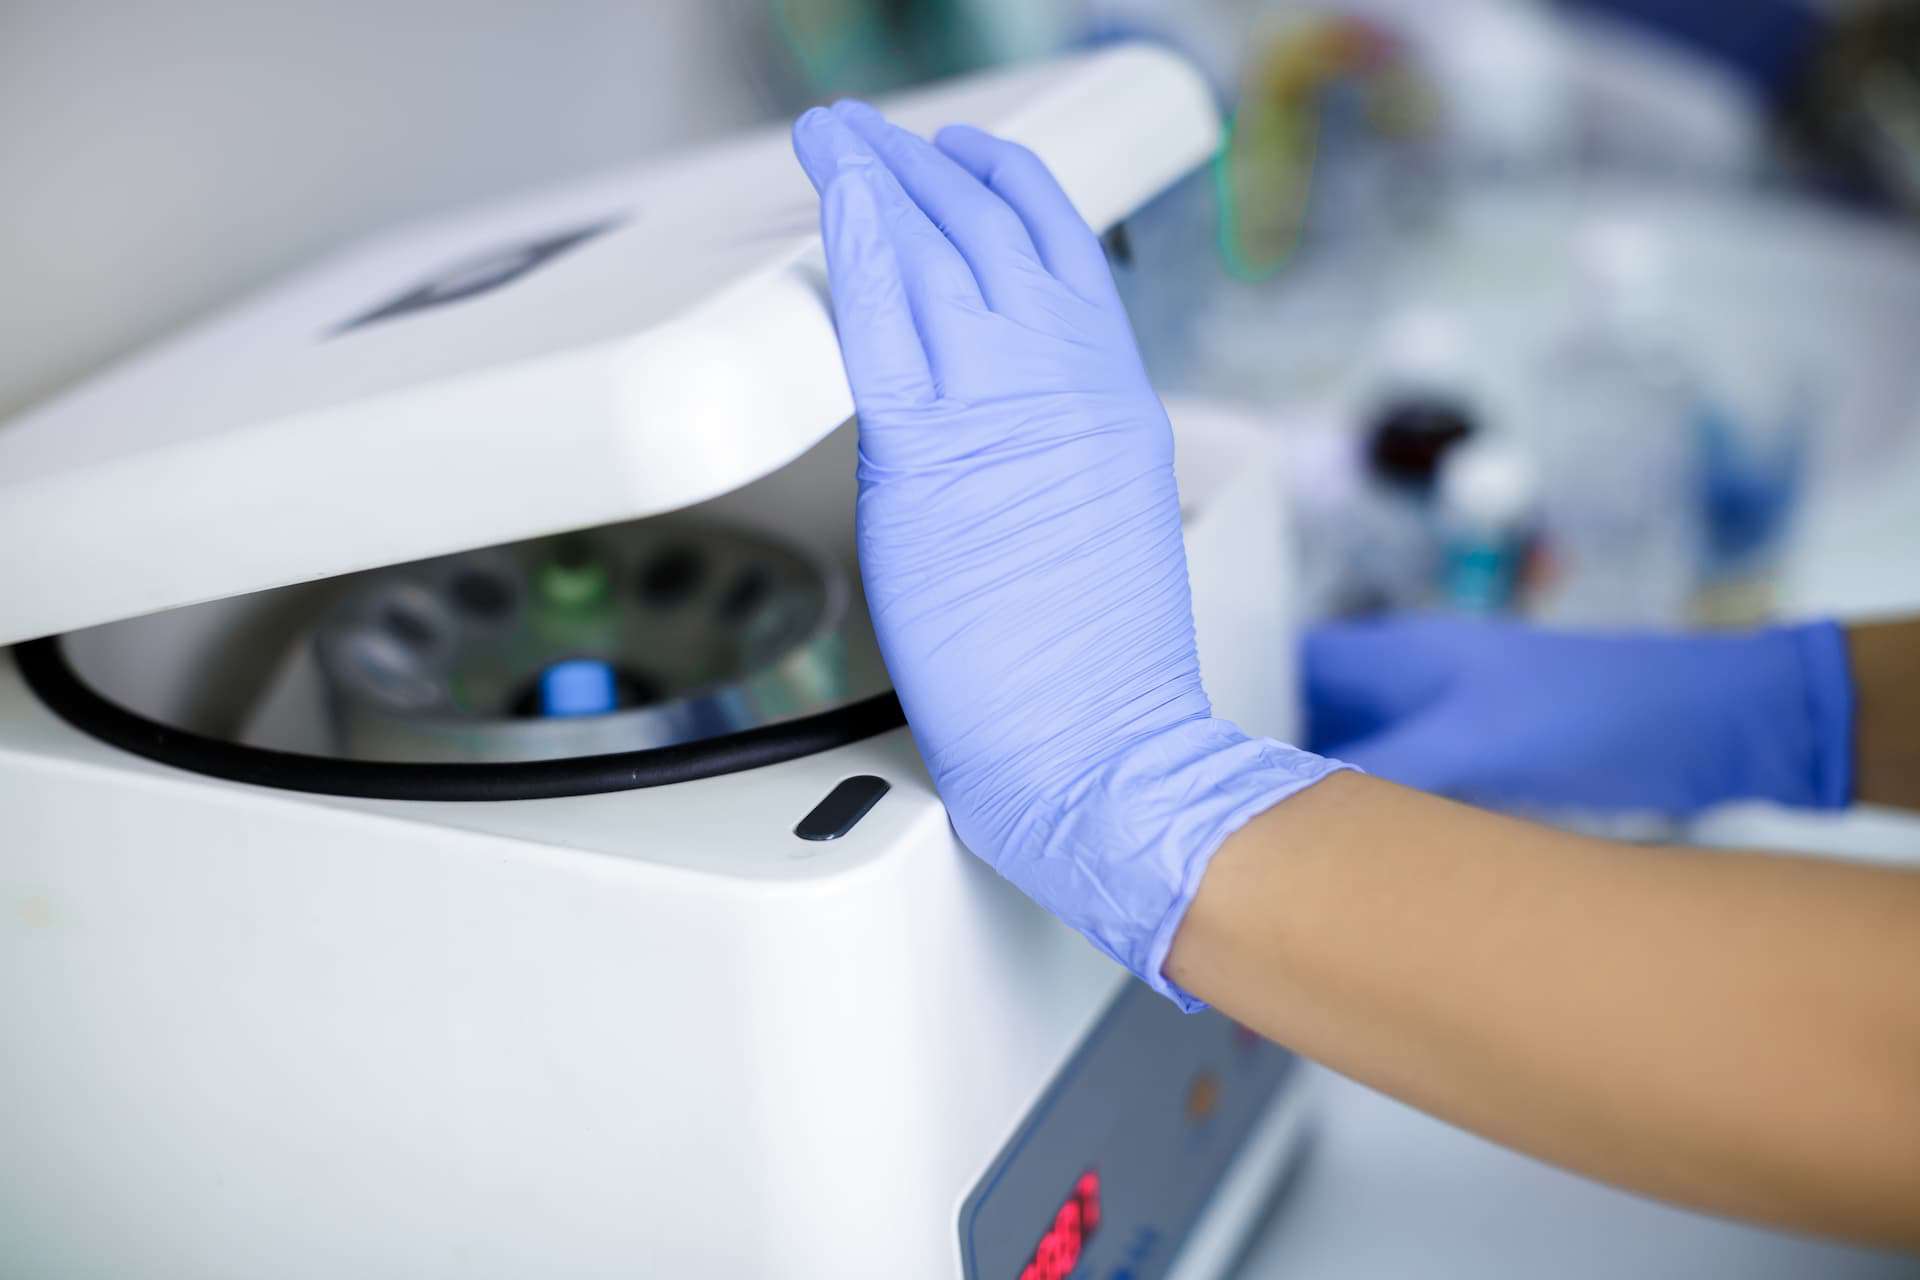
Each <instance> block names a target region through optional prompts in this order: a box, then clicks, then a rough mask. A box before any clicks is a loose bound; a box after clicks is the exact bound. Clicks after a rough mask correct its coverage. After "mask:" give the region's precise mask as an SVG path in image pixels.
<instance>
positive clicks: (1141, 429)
mask: <svg viewBox="0 0 1920 1280" xmlns="http://www.w3.org/2000/svg"><path fill="white" fill-rule="evenodd" d="M794 149H795V151H796V153H797V154H798V155H799V158H800V163H801V165H802V166H803V167H804V168H805V169H806V171H807V175H808V176H809V177H810V178H811V179H812V180H813V184H814V186H815V188H816V189H818V190H819V192H820V193H821V226H822V231H823V238H824V240H825V243H826V251H827V264H828V267H829V272H830V275H831V278H832V286H833V307H834V316H835V319H836V322H837V324H838V327H839V334H840V347H841V351H842V354H843V356H844V358H845V362H846V370H847V378H848V381H849V382H850V383H851V384H852V388H853V395H854V403H855V405H856V406H857V408H858V411H859V421H860V464H859V482H860V497H859V509H858V530H859V546H860V568H861V574H862V577H863V579H864V581H865V583H866V590H867V602H868V605H869V608H870V609H871V612H872V615H873V622H874V628H875V630H876V632H877V633H878V636H879V640H880V647H881V651H882V653H883V655H884V656H885V658H886V662H887V669H888V671H889V673H890V674H891V675H892V677H893V682H894V687H895V688H896V689H897V690H898V691H899V694H900V700H901V703H902V704H903V705H904V706H905V708H906V713H907V720H908V722H909V724H910V725H911V726H912V729H913V734H914V740H915V742H916V743H917V744H918V746H919V748H920V753H921V755H922V756H923V757H924V758H925V760H926V764H927V768H928V769H929V771H930V772H931V773H932V775H933V780H934V783H935V785H936V786H937V787H938V788H939V791H940V795H941V798H942V799H943V800H944V801H945V802H946V805H947V809H948V812H949V813H950V814H951V816H952V819H953V824H954V828H955V829H956V831H957V832H958V833H959V835H960V837H961V839H962V840H964V841H965V842H966V845H967V847H968V848H969V849H971V850H973V852H974V853H976V854H978V855H979V856H981V857H983V858H985V859H986V860H987V861H988V862H989V863H991V864H992V865H993V866H994V868H995V869H996V870H998V871H999V872H1000V874H1002V875H1004V876H1005V877H1006V878H1007V879H1009V880H1011V881H1013V883H1014V884H1016V885H1018V886H1019V887H1020V888H1021V889H1023V890H1025V891H1026V892H1027V893H1028V894H1029V895H1031V896H1032V897H1033V898H1035V899H1036V900H1038V901H1039V902H1040V903H1041V905H1043V906H1045V907H1046V908H1048V909H1049V910H1050V911H1052V912H1054V914H1056V915H1058V916H1059V917H1060V918H1061V919H1063V920H1065V921H1066V922H1067V923H1068V924H1070V925H1072V926H1073V927H1074V928H1076V929H1078V930H1079V931H1080V932H1081V933H1083V934H1084V935H1086V937H1087V938H1089V939H1090V940H1091V941H1092V942H1093V944H1094V945H1095V946H1097V947H1098V948H1100V949H1101V950H1102V951H1104V952H1106V953H1107V954H1108V955H1110V956H1112V957H1113V958H1114V959H1116V960H1118V961H1119V962H1120V963H1121V964H1123V965H1125V966H1126V967H1127V968H1129V969H1131V970H1132V971H1133V972H1134V973H1135V974H1137V975H1139V976H1140V977H1141V978H1142V979H1144V980H1145V981H1146V982H1148V983H1149V984H1150V985H1152V986H1153V987H1154V988H1155V989H1157V990H1159V991H1161V992H1162V993H1164V994H1167V995H1169V996H1172V997H1173V998H1174V999H1176V1000H1178V1001H1180V1002H1181V1003H1182V1004H1183V1005H1185V1006H1187V1007H1198V1006H1197V1003H1196V1002H1195V1001H1193V1000H1192V999H1191V998H1190V997H1187V996H1186V995H1185V994H1184V993H1182V992H1180V991H1178V989H1176V988H1174V987H1173V986H1172V985H1171V984H1170V983H1169V982H1168V981H1167V980H1166V979H1165V978H1164V977H1163V976H1162V974H1161V972H1160V970H1161V966H1162V965H1163V964H1164V963H1165V960H1166V955H1167V950H1168V947H1169V946H1170V945H1171V944H1172V941H1173V935H1174V932H1175V930H1176V929H1177V928H1178V926H1179V924H1180V921H1181V918H1182V917H1183V916H1184V915H1185V912H1186V909H1187V905H1188V904H1189V902H1190V901H1191V900H1192V897H1193V895H1194V893H1195V891H1196V890H1197V889H1198V887H1199V882H1200V876H1201V873H1202V872H1203V871H1204V870H1205V868H1206V865H1207V861H1208V859H1209V858H1211V857H1212V855H1213V853H1214V851H1215V850H1216V849H1217V848H1218V847H1219V846H1220V844H1221V843H1222V842H1223V841H1224V840H1225V839H1226V838H1227V836H1228V835H1230V834H1231V833H1232V832H1234V831H1235V830H1237V829H1238V828H1239V827H1240V826H1241V825H1242V824H1243V823H1245V822H1246V821H1247V820H1248V819H1250V818H1252V817H1253V816H1254V815H1256V814H1258V813H1260V812H1262V811H1264V810H1265V809H1267V808H1269V807H1270V806H1272V805H1273V804H1275V803H1277V802H1279V801H1280V800H1282V799H1284V798H1285V797H1287V796H1289V795H1292V794H1293V793H1294V792H1296V791H1298V790H1300V789H1301V788H1303V787H1305V786H1307V785H1309V784H1310V783H1312V782H1314V781H1316V780H1318V779H1319V778H1321V777H1323V776H1324V775H1325V774H1327V773H1328V772H1330V771H1332V770H1334V769H1336V768H1338V767H1339V766H1338V765H1336V764H1335V763H1333V762H1330V761H1325V760H1321V759H1319V758H1317V757H1314V756H1309V755H1306V754H1305V753H1303V752H1299V751H1296V750H1293V749H1292V748H1290V747H1286V746H1283V745H1281V744H1280V743H1277V742H1267V741H1259V740H1255V739H1252V738H1249V737H1247V736H1246V735H1245V734H1243V733H1241V732H1240V731H1239V730H1238V729H1236V728H1235V727H1234V726H1233V725H1231V724H1228V723H1226V722H1225V721H1222V720H1217V719H1214V718H1213V716H1212V713H1211V707H1210V706H1209V704H1208V701H1207V695H1206V693H1205V692H1204V691H1203V690H1202V688H1201V686H1200V668H1199V663H1198V661H1197V658H1196V655H1195V651H1194V631H1193V611H1192V605H1191V602H1190V599H1189V596H1188V589H1187V565H1186V553H1185V551H1184V549H1183V546H1182V543H1181V539H1180V499H1179V494H1178V492H1177V491H1176V489H1175V487H1174V475H1173V437H1172V433H1171V430H1170V428H1169V426H1168V423H1167V418H1166V413H1165V411H1164V410H1163V409H1162V408H1161V406H1160V402H1159V400H1158V399H1157V398H1156V397H1155V395H1154V393H1153V388H1152V387H1150V386H1149V385H1148V383H1147V377H1146V373H1145V371H1144V370H1143V369H1142V367H1141V363H1140V358H1139V355H1138V353H1137V352H1136V350H1135V347H1134V342H1133V335H1132V332H1131V330H1130V329H1129V327H1128V324H1127V318H1126V314H1125V312H1124V311H1123V310H1122V308H1121V305H1120V301H1119V298H1118V297H1117V296H1116V293H1115V290H1114V285H1113V279H1112V276H1111V274H1110V273H1109V272H1108V269H1107V264H1106V259H1105V256H1104V254H1103V253H1102V251H1101V249H1100V245H1099V243H1098V241H1097V240H1096V239H1095V238H1094V236H1093V234H1092V232H1091V231H1089V230H1088V228H1087V225H1086V223H1085V222H1084V221H1082V220H1081V218H1080V215H1079V214H1078V213H1077V212H1076V211H1075V210H1074V207H1073V205H1072V204H1071V203H1070V202H1069V201H1068V199H1067V197H1066V195H1065V194H1064V193H1063V192H1062V191H1061V190H1060V188H1059V186H1058V185H1056V183H1055V182H1054V180H1053V177H1052V175H1051V174H1049V173H1048V172H1047V170H1046V168H1045V166H1044V165H1042V164H1041V163H1040V161H1039V160H1038V159H1037V158H1036V157H1035V156H1034V155H1033V154H1032V153H1030V152H1028V151H1027V150H1025V149H1024V148H1021V147H1019V146H1016V145H1014V144H1012V143H1009V142H1005V141H1002V140H1000V139H998V138H995V137H992V136H990V135H988V134H985V133H982V132H980V131H979V130H977V129H971V128H951V129H947V130H944V131H942V133H941V134H940V136H939V145H938V146H937V147H935V146H933V145H930V144H929V143H927V142H925V141H923V140H922V139H920V138H918V137H916V136H914V135H912V134H909V133H907V132H905V131H903V130H900V129H898V128H895V127H894V126H892V125H890V124H888V123H887V122H886V121H885V120H883V119H882V118H881V117H880V115H879V114H878V113H877V112H875V111H874V110H873V109H872V108H871V107H868V106H865V105H864V104H861V103H856V102H843V103H840V104H839V105H837V106H835V107H834V108H833V109H832V110H830V111H829V110H824V109H816V110H813V111H809V112H807V113H806V114H805V115H803V116H801V117H800V119H799V121H798V123H797V124H796V125H795V126H794Z"/></svg>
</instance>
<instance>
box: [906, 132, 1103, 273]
mask: <svg viewBox="0 0 1920 1280" xmlns="http://www.w3.org/2000/svg"><path fill="white" fill-rule="evenodd" d="M934 145H935V146H936V147H938V148H939V149H940V150H941V151H943V152H945V153H946V154H947V155H949V156H951V157H953V159H954V161H955V162H956V163H957V164H959V166H960V167H961V168H963V169H965V170H966V171H967V172H968V173H970V174H972V175H973V176H974V177H975V178H977V179H979V180H980V182H981V183H982V184H983V185H984V186H985V187H986V188H987V190H988V191H991V192H992V193H993V194H994V195H996V196H999V197H1000V198H1001V199H1002V200H1004V201H1006V203H1007V205H1008V206H1009V207H1010V208H1011V209H1012V210H1013V211H1014V213H1015V214H1016V215H1018V216H1019V219H1020V222H1021V224H1022V225H1024V226H1025V227H1026V229H1027V235H1028V236H1029V237H1030V238H1031V239H1032V241H1033V245H1034V248H1035V249H1036V250H1038V251H1039V254H1040V261H1041V262H1043V263H1045V264H1046V268H1047V270H1048V271H1049V272H1051V273H1052V274H1053V276H1054V278H1055V279H1057V280H1059V281H1060V282H1061V283H1063V284H1065V285H1066V286H1067V287H1068V288H1070V289H1072V290H1073V291H1074V292H1076V293H1078V294H1080V295H1081V296H1082V297H1084V298H1098V297H1104V296H1107V295H1108V294H1111V293H1112V291H1113V272H1112V271H1111V270H1109V269H1108V267H1107V255H1106V251H1105V250H1103V249H1102V248H1101V247H1100V240H1099V238H1098V237H1097V236H1095V235H1094V234H1093V231H1092V229H1091V228H1089V227H1088V226H1087V220H1086V219H1085V218H1082V217H1081V216H1080V211H1079V210H1078V209H1076V208H1074V205H1073V201H1072V200H1069V199H1068V198H1067V193H1066V192H1065V191H1063V190H1062V189H1061V187H1060V183H1059V182H1058V181H1057V180H1056V179H1055V178H1054V176H1053V172H1052V170H1050V169H1048V168H1047V166H1046V164H1045V163H1044V162H1043V161H1042V160H1041V159H1040V157H1039V156H1037V155H1035V154H1034V153H1033V152H1031V151H1029V150H1027V148H1025V147H1023V146H1021V145H1020V144H1019V143H1017V142H1009V141H1007V140H1006V139H1005V138H997V137H995V136H994V135H993V134H990V133H987V132H985V131H984V130H981V129H976V128H974V127H973V126H972V125H964V124H958V125H949V126H948V127H947V128H945V129H942V130H941V131H940V133H939V135H938V136H937V137H935V139H934Z"/></svg>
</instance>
